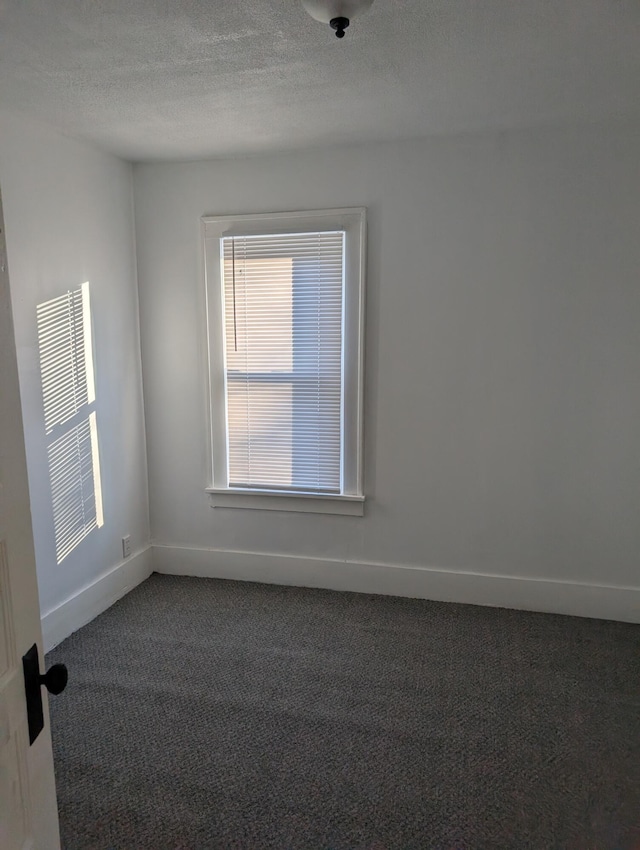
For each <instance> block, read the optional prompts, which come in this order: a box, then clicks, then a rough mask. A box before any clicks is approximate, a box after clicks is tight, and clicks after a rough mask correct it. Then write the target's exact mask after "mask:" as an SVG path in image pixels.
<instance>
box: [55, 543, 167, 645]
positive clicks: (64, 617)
mask: <svg viewBox="0 0 640 850" xmlns="http://www.w3.org/2000/svg"><path fill="white" fill-rule="evenodd" d="M152 570H153V567H152V551H151V547H150V546H147V547H146V548H144V549H141V550H140V551H139V552H135V553H134V554H133V555H132V556H131V557H130V558H127V560H126V561H122V562H121V563H120V564H116V565H115V566H114V567H111V568H110V569H109V570H107V571H106V572H104V573H102V575H100V576H98V577H97V578H96V579H94V580H93V581H92V582H90V583H89V584H87V585H86V586H85V587H83V588H81V589H80V590H79V591H77V593H74V594H73V596H70V597H69V598H68V599H65V600H64V602H61V603H60V604H59V605H56V606H55V608H51V609H50V610H49V611H47V612H46V613H45V614H43V615H42V639H43V643H44V648H45V652H48V651H49V650H50V649H53V647H54V646H57V645H58V644H59V643H60V642H61V641H63V640H64V639H65V638H67V637H69V635H70V634H73V632H75V631H77V630H78V629H79V628H80V627H81V626H84V625H86V624H87V623H89V622H90V621H91V620H93V619H94V618H95V617H97V616H98V614H102V612H103V611H106V610H107V608H109V607H111V605H113V603H114V602H117V601H118V599H120V598H121V597H123V596H124V595H125V593H128V592H129V591H130V590H132V589H133V588H134V587H135V586H136V585H137V584H140V582H142V581H144V580H145V579H146V578H148V577H149V576H150V575H151V573H152Z"/></svg>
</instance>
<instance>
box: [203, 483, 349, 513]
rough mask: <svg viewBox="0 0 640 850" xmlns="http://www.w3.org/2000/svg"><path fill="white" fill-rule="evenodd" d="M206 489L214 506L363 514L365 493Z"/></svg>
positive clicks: (258, 509) (253, 509) (252, 509)
mask: <svg viewBox="0 0 640 850" xmlns="http://www.w3.org/2000/svg"><path fill="white" fill-rule="evenodd" d="M206 492H207V493H208V494H209V501H210V503H211V507H212V508H242V509H245V510H251V511H295V512H297V513H306V514H308V513H311V514H341V515H343V516H364V496H320V495H318V494H317V493H286V492H278V491H274V490H251V491H247V490H229V489H227V488H217V487H209V488H207V491H206Z"/></svg>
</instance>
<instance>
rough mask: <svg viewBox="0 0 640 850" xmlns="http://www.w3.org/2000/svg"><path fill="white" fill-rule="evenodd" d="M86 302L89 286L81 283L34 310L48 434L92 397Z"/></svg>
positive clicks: (89, 331)
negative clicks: (35, 312)
mask: <svg viewBox="0 0 640 850" xmlns="http://www.w3.org/2000/svg"><path fill="white" fill-rule="evenodd" d="M88 299H89V285H88V284H83V286H79V287H78V288H77V289H73V290H70V291H69V292H66V293H65V294H64V295H61V296H60V297H58V298H54V299H52V300H51V301H47V302H45V303H44V304H40V305H39V306H38V308H37V321H38V345H39V349H40V372H41V378H42V397H43V404H44V421H45V428H46V432H47V434H50V433H51V430H52V429H53V427H54V426H55V425H60V424H62V423H63V422H66V421H67V420H69V419H71V417H72V416H75V414H76V413H77V412H78V411H79V410H80V408H81V407H82V406H83V405H85V404H89V403H91V402H92V401H93V400H94V397H95V392H94V386H93V372H92V370H91V368H90V367H91V357H92V355H91V325H90V310H89V300H88ZM88 365H89V368H88Z"/></svg>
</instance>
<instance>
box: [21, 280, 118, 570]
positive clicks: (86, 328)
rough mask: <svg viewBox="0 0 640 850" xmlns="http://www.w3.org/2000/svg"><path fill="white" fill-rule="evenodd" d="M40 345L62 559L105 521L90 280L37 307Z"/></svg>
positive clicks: (58, 554) (51, 478)
mask: <svg viewBox="0 0 640 850" xmlns="http://www.w3.org/2000/svg"><path fill="white" fill-rule="evenodd" d="M37 321H38V347H39V351H40V372H41V377H42V402H43V410H44V423H45V431H46V433H47V436H48V438H49V441H48V445H47V454H48V460H49V481H50V484H51V497H52V504H53V523H54V529H55V542H56V560H57V562H58V564H60V563H61V562H62V561H63V560H64V558H66V557H67V555H68V554H69V553H70V552H72V551H73V549H75V547H76V546H77V545H78V544H79V543H80V542H81V541H82V540H83V539H84V538H85V537H86V536H87V535H88V534H90V533H91V532H92V531H93V530H94V529H95V528H100V526H102V525H103V523H104V519H103V514H102V487H101V482H100V459H99V453H98V426H97V419H96V412H95V410H94V409H93V407H94V405H95V397H96V394H95V379H94V368H93V343H92V336H91V301H90V296H89V284H88V283H83V284H82V286H80V287H78V288H77V289H73V290H69V291H68V292H66V293H64V294H63V295H60V296H59V297H58V298H53V299H52V300H50V301H46V302H44V303H43V304H40V305H39V306H38V307H37Z"/></svg>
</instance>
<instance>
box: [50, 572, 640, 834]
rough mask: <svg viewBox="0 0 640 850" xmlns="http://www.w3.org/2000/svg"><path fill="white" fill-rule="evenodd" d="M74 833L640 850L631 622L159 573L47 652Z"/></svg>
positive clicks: (64, 803)
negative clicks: (55, 675) (59, 676)
mask: <svg viewBox="0 0 640 850" xmlns="http://www.w3.org/2000/svg"><path fill="white" fill-rule="evenodd" d="M55 661H64V662H65V663H66V664H67V665H68V667H69V685H68V688H67V690H66V692H65V693H64V694H62V695H61V696H59V697H57V698H55V699H52V700H51V706H52V724H53V736H54V749H55V763H56V775H57V782H58V795H59V803H60V817H61V829H62V840H63V848H64V850H267V848H268V850H454V848H455V850H503V848H504V850H507V848H508V850H556V848H557V850H638V848H640V719H639V716H640V627H638V626H633V625H626V624H622V623H613V622H602V621H597V620H585V619H577V618H570V617H558V616H552V615H545V614H529V613H523V612H516V611H506V610H497V609H491V608H477V607H471V606H461V605H451V604H444V603H433V602H423V601H417V600H410V599H397V598H391V597H376V596H362V595H357V594H347V593H335V592H330V591H322V590H305V589H299V588H283V587H275V586H268V585H259V584H246V583H240V582H228V581H217V580H210V579H192V578H177V577H169V576H159V575H153V576H152V577H151V578H150V579H149V580H148V581H146V582H145V583H144V584H142V585H141V586H140V587H138V588H136V589H135V590H134V591H133V592H132V593H130V594H129V595H128V596H126V597H125V598H124V599H123V600H121V601H120V602H118V603H117V604H116V605H115V606H114V607H113V608H111V609H109V610H108V611H107V612H106V613H104V614H103V615H102V616H101V617H99V618H98V619H97V620H95V621H94V622H93V623H90V624H89V625H88V626H86V627H85V628H83V629H82V630H81V631H79V632H77V633H76V634H75V635H73V636H72V637H70V638H69V639H68V640H66V641H65V642H64V643H63V644H61V645H60V646H59V647H58V648H57V649H55V650H54V651H53V652H52V653H50V655H49V657H48V663H52V662H55Z"/></svg>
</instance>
